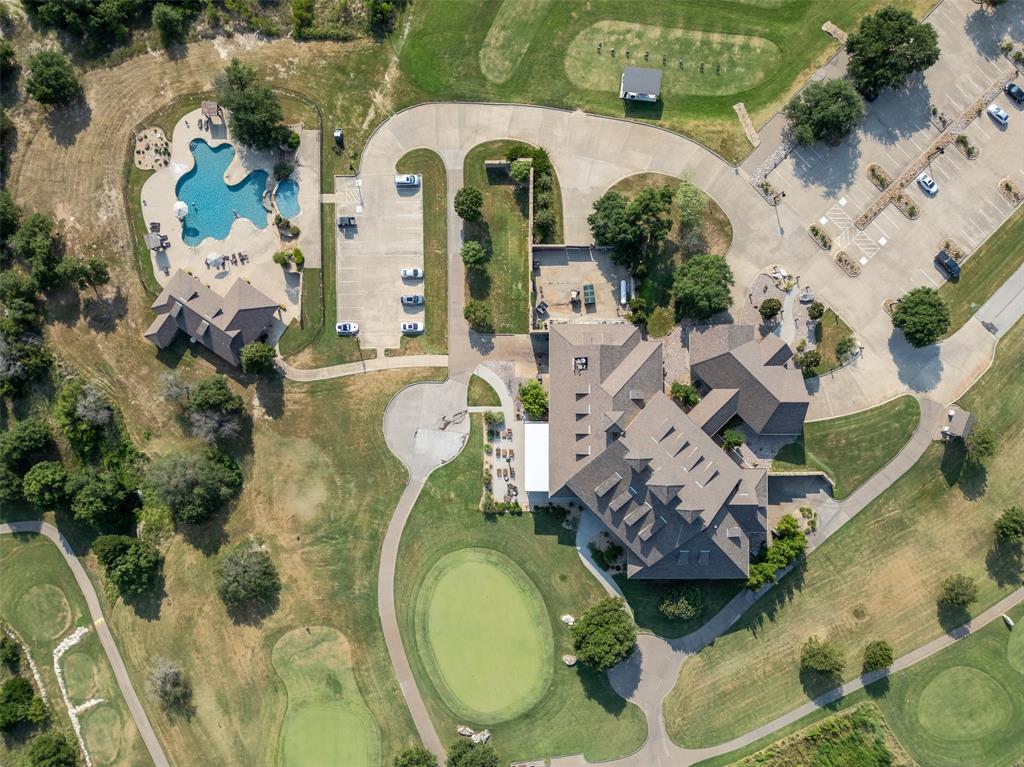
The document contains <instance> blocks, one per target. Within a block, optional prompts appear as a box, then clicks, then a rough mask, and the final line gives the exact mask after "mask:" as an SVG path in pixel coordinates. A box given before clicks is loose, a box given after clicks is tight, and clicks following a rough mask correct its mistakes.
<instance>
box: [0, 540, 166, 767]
mask: <svg viewBox="0 0 1024 767" xmlns="http://www.w3.org/2000/svg"><path fill="white" fill-rule="evenodd" d="M15 533H35V534H37V535H42V536H45V537H46V538H49V539H50V540H51V541H52V542H53V543H55V544H56V545H57V548H58V549H59V550H60V553H61V554H62V555H63V557H64V561H65V562H67V565H68V567H69V568H71V573H72V575H74V576H75V582H76V583H77V584H78V588H79V589H81V591H82V596H84V597H85V603H86V605H87V606H88V608H89V617H90V618H91V619H92V624H93V626H94V627H95V629H96V635H97V636H98V637H99V638H100V644H102V645H103V651H104V652H105V653H106V654H107V661H109V663H110V668H112V669H113V670H114V677H115V678H116V679H117V686H118V687H119V688H120V689H121V695H123V696H124V702H125V703H126V704H128V711H129V712H130V713H131V715H132V719H134V720H135V726H136V727H137V728H138V730H139V734H140V735H141V736H142V741H143V742H144V743H145V744H146V750H148V751H149V756H150V758H151V759H152V760H153V764H154V765H155V767H170V762H168V761H167V756H166V755H165V754H164V750H163V748H162V747H161V746H160V741H159V740H157V737H156V733H155V732H154V731H153V727H152V725H151V724H150V723H149V717H147V716H146V711H145V709H144V708H143V707H142V703H141V701H140V700H139V696H138V695H136V694H135V688H134V687H133V686H132V680H131V678H130V677H129V676H128V669H126V668H125V665H124V661H123V660H121V652H120V650H118V649H117V644H116V643H115V642H114V637H113V635H112V634H111V633H110V629H109V628H108V627H107V622H106V620H105V619H104V618H103V610H102V609H101V608H100V601H99V599H98V598H97V597H96V590H95V589H94V588H93V586H92V581H90V580H89V576H88V575H87V574H86V572H85V568H84V567H82V563H81V562H79V561H78V557H77V556H76V555H75V552H74V551H73V550H72V548H71V544H70V543H68V540H67V538H65V537H64V536H63V535H61V534H60V531H58V530H57V528H56V527H54V526H53V525H51V524H49V523H47V522H36V521H31V522H8V523H6V524H0V535H10V534H15Z"/></svg>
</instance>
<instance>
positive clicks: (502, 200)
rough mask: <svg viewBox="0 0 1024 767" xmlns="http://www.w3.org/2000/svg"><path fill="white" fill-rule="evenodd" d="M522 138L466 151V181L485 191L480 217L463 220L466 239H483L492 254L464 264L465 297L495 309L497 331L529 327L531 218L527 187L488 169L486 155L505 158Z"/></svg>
mask: <svg viewBox="0 0 1024 767" xmlns="http://www.w3.org/2000/svg"><path fill="white" fill-rule="evenodd" d="M518 143H519V142H518V141H488V142H486V143H483V144H480V145H478V146H475V147H473V148H472V149H470V150H469V152H468V154H466V160H465V165H464V167H465V176H464V183H465V185H466V186H475V187H477V188H478V189H480V190H481V191H482V192H483V194H484V208H483V214H482V216H481V218H480V220H479V221H466V222H465V223H464V227H465V232H466V237H465V239H466V240H467V241H468V240H478V241H480V242H481V243H482V244H483V246H484V249H485V250H488V251H490V253H491V258H490V260H489V261H488V262H487V263H486V265H485V266H484V268H483V269H467V270H466V295H467V298H473V299H477V300H479V301H484V302H485V303H486V304H487V305H488V306H489V307H490V309H491V317H492V318H493V320H494V329H495V332H497V333H528V332H529V330H530V319H529V313H530V312H529V305H528V304H529V299H530V254H529V252H528V250H529V232H528V231H527V228H528V219H527V214H528V211H527V205H528V204H529V197H528V192H527V190H526V188H525V187H522V188H520V187H517V186H516V184H515V183H514V182H513V181H512V179H511V177H510V176H509V175H508V173H506V172H505V171H503V170H500V171H488V170H487V169H486V168H485V167H484V161H485V160H499V159H504V157H505V154H506V153H507V151H508V149H509V148H510V147H512V146H515V145H516V144H518Z"/></svg>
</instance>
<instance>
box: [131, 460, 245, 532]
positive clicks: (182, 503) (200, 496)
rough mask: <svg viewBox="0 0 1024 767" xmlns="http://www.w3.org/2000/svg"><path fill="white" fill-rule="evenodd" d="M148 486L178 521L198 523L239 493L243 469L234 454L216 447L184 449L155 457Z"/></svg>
mask: <svg viewBox="0 0 1024 767" xmlns="http://www.w3.org/2000/svg"><path fill="white" fill-rule="evenodd" d="M146 486H147V487H148V489H149V490H150V492H152V493H153V494H154V495H155V496H156V497H157V499H158V500H160V501H162V502H163V503H164V504H166V505H167V507H168V508H169V509H170V510H171V515H172V516H173V517H174V520H175V522H177V523H179V524H196V523H198V522H202V521H203V520H205V519H206V518H207V517H209V516H210V515H211V514H213V513H215V512H217V511H219V510H220V509H221V508H223V507H224V505H225V504H227V503H228V502H229V501H230V500H232V499H233V498H234V497H235V496H236V495H238V492H239V490H241V487H242V472H241V469H239V468H238V464H237V463H235V461H234V460H232V459H231V457H230V456H227V455H224V454H223V453H218V452H216V451H214V450H207V451H205V452H200V453H198V454H197V453H196V452H195V451H194V450H180V451H176V452H173V453H167V454H165V455H162V456H159V457H157V458H155V459H154V460H153V461H152V463H150V465H149V468H148V470H147V472H146Z"/></svg>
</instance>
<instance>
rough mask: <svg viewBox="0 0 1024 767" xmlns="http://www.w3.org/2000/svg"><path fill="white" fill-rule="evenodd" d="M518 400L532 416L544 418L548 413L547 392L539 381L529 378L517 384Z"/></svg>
mask: <svg viewBox="0 0 1024 767" xmlns="http://www.w3.org/2000/svg"><path fill="white" fill-rule="evenodd" d="M519 401H520V402H522V403H523V410H525V411H526V412H527V413H528V414H529V415H530V417H532V418H545V417H546V416H547V414H548V406H549V405H548V393H547V391H545V390H544V387H543V386H542V385H541V383H540V381H538V380H536V379H533V378H531V379H530V380H529V381H527V382H526V383H524V384H520V386H519Z"/></svg>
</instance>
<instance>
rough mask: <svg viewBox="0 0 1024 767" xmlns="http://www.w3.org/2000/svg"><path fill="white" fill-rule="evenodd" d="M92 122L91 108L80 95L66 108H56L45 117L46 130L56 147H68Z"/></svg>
mask: <svg viewBox="0 0 1024 767" xmlns="http://www.w3.org/2000/svg"><path fill="white" fill-rule="evenodd" d="M91 122H92V107H90V106H89V102H87V101H86V100H85V98H84V97H83V96H81V95H79V97H78V98H77V99H75V100H74V101H72V102H71V103H70V104H68V105H66V106H61V107H57V108H56V109H54V110H53V111H52V112H50V114H49V115H47V117H46V129H47V132H49V134H50V137H51V138H52V139H53V140H54V142H55V143H56V144H57V145H58V146H62V147H65V148H66V147H69V146H72V145H73V144H74V143H75V142H76V141H77V140H78V134H79V133H81V132H82V131H83V130H85V129H86V128H88V127H89V123H91Z"/></svg>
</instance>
